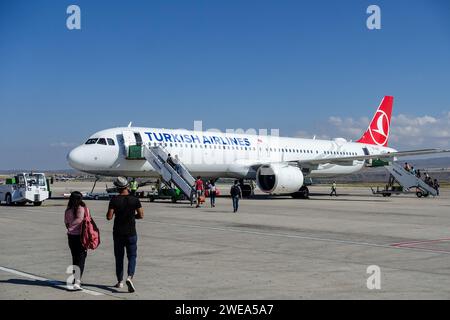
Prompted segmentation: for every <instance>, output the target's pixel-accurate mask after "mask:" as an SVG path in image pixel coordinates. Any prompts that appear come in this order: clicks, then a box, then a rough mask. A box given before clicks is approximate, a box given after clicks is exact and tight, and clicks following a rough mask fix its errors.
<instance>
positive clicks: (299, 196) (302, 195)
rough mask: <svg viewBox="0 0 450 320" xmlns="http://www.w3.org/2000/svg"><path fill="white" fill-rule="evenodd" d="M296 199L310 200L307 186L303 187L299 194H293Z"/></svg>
mask: <svg viewBox="0 0 450 320" xmlns="http://www.w3.org/2000/svg"><path fill="white" fill-rule="evenodd" d="M292 198H294V199H309V189H308V187H307V186H303V187H301V188H300V190H298V191H297V192H295V193H293V194H292Z"/></svg>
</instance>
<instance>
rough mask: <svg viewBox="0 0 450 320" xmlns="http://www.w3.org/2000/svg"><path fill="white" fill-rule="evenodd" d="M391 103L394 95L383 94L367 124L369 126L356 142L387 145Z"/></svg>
mask: <svg viewBox="0 0 450 320" xmlns="http://www.w3.org/2000/svg"><path fill="white" fill-rule="evenodd" d="M393 104H394V97H392V96H385V97H384V98H383V100H382V101H381V104H380V106H379V107H378V109H377V112H376V113H375V115H374V116H373V119H372V121H371V122H370V124H369V128H367V130H366V132H364V134H363V136H362V137H361V138H360V139H359V140H358V141H356V142H359V143H366V144H374V145H378V146H383V147H387V145H388V140H389V132H390V125H391V115H392V106H393Z"/></svg>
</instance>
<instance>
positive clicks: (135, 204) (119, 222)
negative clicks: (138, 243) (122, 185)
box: [109, 195, 142, 237]
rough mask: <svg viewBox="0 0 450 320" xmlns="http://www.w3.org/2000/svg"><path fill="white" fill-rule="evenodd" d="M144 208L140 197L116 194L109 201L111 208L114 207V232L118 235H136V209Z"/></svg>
mask: <svg viewBox="0 0 450 320" xmlns="http://www.w3.org/2000/svg"><path fill="white" fill-rule="evenodd" d="M139 208H142V205H141V202H140V201H139V199H138V198H136V197H135V196H132V195H127V196H121V195H119V196H116V197H114V198H112V199H111V201H110V202H109V209H114V215H115V218H114V228H113V233H114V235H117V236H128V237H131V236H135V235H136V218H135V215H136V209H139Z"/></svg>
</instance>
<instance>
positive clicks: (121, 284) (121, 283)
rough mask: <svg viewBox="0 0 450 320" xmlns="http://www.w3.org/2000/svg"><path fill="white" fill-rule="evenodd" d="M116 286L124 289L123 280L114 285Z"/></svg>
mask: <svg viewBox="0 0 450 320" xmlns="http://www.w3.org/2000/svg"><path fill="white" fill-rule="evenodd" d="M114 288H117V289H122V288H123V282H122V281H119V282H117V283H116V285H115V286H114Z"/></svg>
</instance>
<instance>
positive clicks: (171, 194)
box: [147, 186, 188, 203]
mask: <svg viewBox="0 0 450 320" xmlns="http://www.w3.org/2000/svg"><path fill="white" fill-rule="evenodd" d="M147 196H148V198H149V200H150V202H153V201H155V200H156V199H171V200H172V202H174V203H175V202H177V201H178V200H188V199H187V198H186V197H185V196H184V194H183V193H182V192H181V191H180V189H178V188H174V189H171V188H167V187H165V186H164V187H162V188H161V189H159V190H158V191H157V190H152V191H150V192H149V193H148V195H147Z"/></svg>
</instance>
